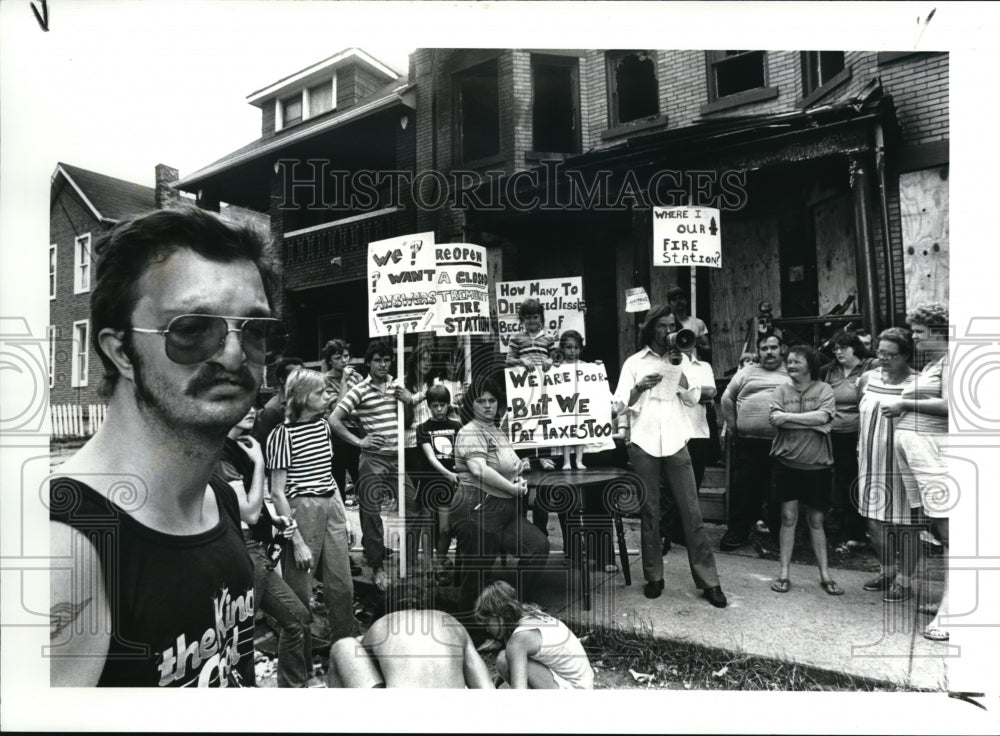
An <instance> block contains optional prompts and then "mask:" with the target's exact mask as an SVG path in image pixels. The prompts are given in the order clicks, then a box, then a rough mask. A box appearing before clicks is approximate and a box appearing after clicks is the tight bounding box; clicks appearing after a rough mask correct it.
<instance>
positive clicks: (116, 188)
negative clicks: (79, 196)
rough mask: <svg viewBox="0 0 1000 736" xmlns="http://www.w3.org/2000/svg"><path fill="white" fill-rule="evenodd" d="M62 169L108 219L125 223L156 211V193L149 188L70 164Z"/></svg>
mask: <svg viewBox="0 0 1000 736" xmlns="http://www.w3.org/2000/svg"><path fill="white" fill-rule="evenodd" d="M59 166H61V167H62V169H63V171H65V172H66V174H67V175H69V176H70V177H71V178H72V179H73V181H74V182H75V183H76V185H77V186H78V187H79V188H80V189H81V191H83V193H84V194H85V195H86V196H87V199H89V200H90V202H91V204H93V205H94V207H95V208H96V209H97V211H98V212H99V213H100V215H101V217H103V218H105V219H109V220H124V219H126V218H128V217H131V216H133V215H135V214H138V213H140V212H145V211H147V210H151V209H155V208H156V192H155V190H153V189H152V188H150V187H146V186H143V185H142V184H134V183H133V182H130V181H125V180H123V179H116V178H115V177H113V176H107V175H106V174H98V173H97V172H96V171H88V170H87V169H81V168H79V167H78V166H71V165H70V164H64V163H60V164H59Z"/></svg>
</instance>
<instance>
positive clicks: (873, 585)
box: [861, 574, 896, 590]
mask: <svg viewBox="0 0 1000 736" xmlns="http://www.w3.org/2000/svg"><path fill="white" fill-rule="evenodd" d="M895 579H896V576H895V575H894V576H892V577H889V576H888V575H885V574H880V575H879V576H878V577H877V578H872V579H871V580H868V581H867V582H865V584H864V585H862V586H861V587H862V588H864V589H865V590H889V588H891V587H892V581H893V580H895Z"/></svg>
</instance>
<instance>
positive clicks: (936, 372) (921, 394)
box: [896, 358, 948, 434]
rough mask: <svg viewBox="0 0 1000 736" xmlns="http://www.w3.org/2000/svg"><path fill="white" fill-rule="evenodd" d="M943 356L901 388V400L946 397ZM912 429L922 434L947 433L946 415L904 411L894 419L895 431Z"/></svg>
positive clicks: (946, 382)
mask: <svg viewBox="0 0 1000 736" xmlns="http://www.w3.org/2000/svg"><path fill="white" fill-rule="evenodd" d="M946 368H947V366H946V365H945V358H940V359H939V360H935V361H934V362H933V363H931V364H929V365H927V366H925V367H924V369H923V370H922V371H920V373H918V374H917V375H916V377H915V378H914V379H913V383H912V384H910V385H908V386H907V387H906V388H904V389H903V393H901V394H900V395H899V398H900V399H902V400H903V401H912V400H914V399H916V400H920V399H947V398H948V380H947V377H946V375H945V371H946ZM907 429H909V430H913V431H914V432H922V433H924V434H948V417H947V415H946V416H937V415H935V414H928V413H927V412H925V411H919V410H918V411H904V412H903V413H902V414H900V415H899V419H897V420H896V431H897V432H899V431H901V430H907Z"/></svg>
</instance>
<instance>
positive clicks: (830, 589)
mask: <svg viewBox="0 0 1000 736" xmlns="http://www.w3.org/2000/svg"><path fill="white" fill-rule="evenodd" d="M819 587H821V588H822V589H823V590H825V591H826V594H827V595H843V594H844V589H843V588H841V587H840V586H839V585H837V583H836V582H835V581H833V580H820V581H819Z"/></svg>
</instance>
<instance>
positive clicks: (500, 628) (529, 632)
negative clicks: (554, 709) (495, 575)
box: [476, 580, 594, 690]
mask: <svg viewBox="0 0 1000 736" xmlns="http://www.w3.org/2000/svg"><path fill="white" fill-rule="evenodd" d="M476 617H477V618H478V619H479V620H480V621H482V622H483V623H484V624H485V626H486V628H487V631H488V632H489V635H490V636H491V637H492V638H493V639H496V640H497V641H499V642H500V643H502V644H505V645H506V648H505V649H504V651H502V652H500V654H499V655H498V656H497V671H498V672H499V673H500V676H501V677H503V679H504V680H506V681H507V682H508V683H509V684H510V686H511V688H513V689H515V690H519V689H520V690H524V689H528V688H530V689H532V690H543V689H550V690H555V689H558V690H573V689H579V690H592V689H593V687H594V670H593V669H592V668H591V666H590V660H588V659H587V653H586V652H585V651H584V649H583V645H582V644H581V643H580V640H579V639H577V638H576V634H574V633H573V632H572V631H570V630H569V629H568V628H567V627H566V624H564V623H563V622H562V621H560V620H559V619H557V618H553V617H552V616H549V615H548V614H547V613H545V612H544V611H542V610H541V609H539V608H538V607H537V606H533V605H531V604H528V603H521V602H520V601H519V600H518V598H517V593H516V592H515V591H514V588H512V587H511V586H510V585H509V584H508V583H505V582H503V581H502V580H498V581H496V582H493V583H490V584H489V585H487V586H486V588H484V589H483V592H482V593H480V595H479V598H478V599H477V600H476Z"/></svg>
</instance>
